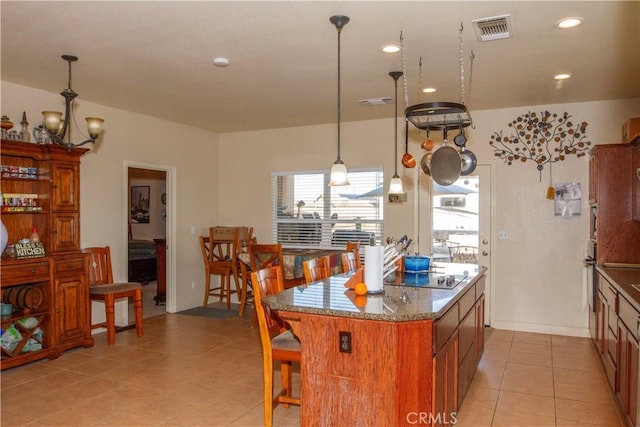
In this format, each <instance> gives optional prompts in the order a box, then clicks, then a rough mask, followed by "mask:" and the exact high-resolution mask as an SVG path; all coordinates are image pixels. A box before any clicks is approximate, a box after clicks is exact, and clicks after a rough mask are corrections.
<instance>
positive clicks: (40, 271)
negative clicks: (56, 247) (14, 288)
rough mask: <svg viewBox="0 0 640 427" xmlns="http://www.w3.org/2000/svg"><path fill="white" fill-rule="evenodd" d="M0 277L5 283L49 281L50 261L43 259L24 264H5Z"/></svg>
mask: <svg viewBox="0 0 640 427" xmlns="http://www.w3.org/2000/svg"><path fill="white" fill-rule="evenodd" d="M0 277H1V278H2V284H3V285H16V284H22V283H32V282H43V281H47V280H49V263H48V262H46V261H43V262H33V263H28V264H22V265H12V266H8V265H3V266H2V272H0Z"/></svg>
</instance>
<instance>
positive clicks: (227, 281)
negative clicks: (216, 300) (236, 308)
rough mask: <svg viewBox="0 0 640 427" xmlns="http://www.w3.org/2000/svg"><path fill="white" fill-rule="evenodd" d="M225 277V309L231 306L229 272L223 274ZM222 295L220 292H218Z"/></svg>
mask: <svg viewBox="0 0 640 427" xmlns="http://www.w3.org/2000/svg"><path fill="white" fill-rule="evenodd" d="M224 277H225V292H224V294H225V296H226V297H227V310H229V309H230V308H231V273H229V274H227V275H225V276H224ZM220 295H222V292H220Z"/></svg>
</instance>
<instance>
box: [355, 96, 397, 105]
mask: <svg viewBox="0 0 640 427" xmlns="http://www.w3.org/2000/svg"><path fill="white" fill-rule="evenodd" d="M358 103H360V105H365V106H373V105H385V104H391V97H388V96H385V97H383V98H367V99H361V100H359V101H358Z"/></svg>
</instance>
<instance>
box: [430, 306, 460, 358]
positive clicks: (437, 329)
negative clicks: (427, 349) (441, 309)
mask: <svg viewBox="0 0 640 427" xmlns="http://www.w3.org/2000/svg"><path fill="white" fill-rule="evenodd" d="M458 313H459V307H458V303H456V304H455V305H454V306H453V307H451V308H450V309H449V310H448V311H447V312H446V313H445V314H443V315H442V317H441V318H439V319H438V320H436V321H435V322H434V324H433V354H436V353H437V352H438V350H440V349H441V348H442V346H443V345H444V344H445V343H446V342H447V340H448V339H449V337H450V336H451V335H452V334H453V333H454V332H455V330H456V328H457V327H458V319H459V317H458Z"/></svg>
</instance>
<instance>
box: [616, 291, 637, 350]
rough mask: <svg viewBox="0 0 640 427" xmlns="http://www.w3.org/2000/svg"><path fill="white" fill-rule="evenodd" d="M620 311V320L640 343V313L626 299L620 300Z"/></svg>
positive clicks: (621, 298) (620, 298)
mask: <svg viewBox="0 0 640 427" xmlns="http://www.w3.org/2000/svg"><path fill="white" fill-rule="evenodd" d="M618 309H619V314H618V316H619V317H620V320H622V322H623V323H624V324H625V325H626V326H627V329H628V330H629V331H630V332H631V333H632V335H633V336H634V337H635V339H636V341H639V340H640V336H638V334H639V333H640V331H639V330H638V325H640V313H638V312H637V311H636V309H635V308H633V306H632V305H631V303H630V302H629V301H627V300H626V299H625V298H624V297H619V298H618Z"/></svg>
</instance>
